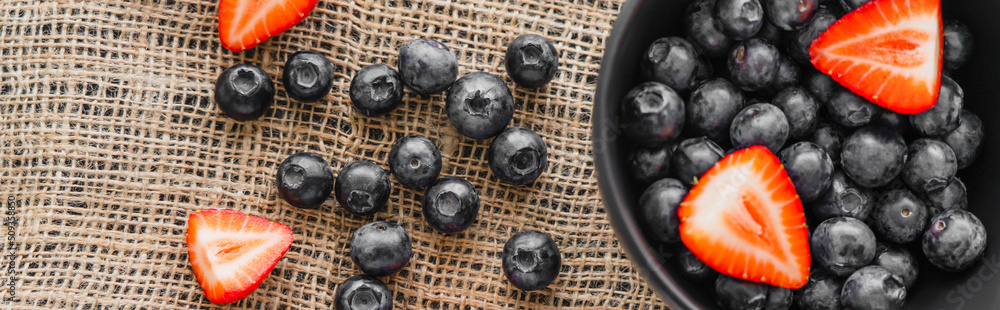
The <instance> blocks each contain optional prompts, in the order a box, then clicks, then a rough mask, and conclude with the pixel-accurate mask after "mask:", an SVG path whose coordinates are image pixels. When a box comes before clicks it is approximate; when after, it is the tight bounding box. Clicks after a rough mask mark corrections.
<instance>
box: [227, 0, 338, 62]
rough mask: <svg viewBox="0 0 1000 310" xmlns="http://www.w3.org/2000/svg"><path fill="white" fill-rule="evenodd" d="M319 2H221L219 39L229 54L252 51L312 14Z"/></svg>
mask: <svg viewBox="0 0 1000 310" xmlns="http://www.w3.org/2000/svg"><path fill="white" fill-rule="evenodd" d="M318 1H319V0H221V1H219V39H220V40H222V46H224V47H226V48H227V49H229V50H230V51H233V52H241V51H243V50H246V49H249V48H253V47H254V46H257V44H260V42H264V40H267V39H268V38H270V37H273V36H275V35H277V34H279V33H281V32H283V31H285V30H288V28H292V26H295V25H296V24H298V23H299V22H301V21H302V20H303V19H305V18H306V15H309V13H310V12H312V10H313V8H315V7H316V2H318Z"/></svg>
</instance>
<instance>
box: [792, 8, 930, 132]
mask: <svg viewBox="0 0 1000 310" xmlns="http://www.w3.org/2000/svg"><path fill="white" fill-rule="evenodd" d="M941 25H942V23H941V2H940V0H873V1H871V2H868V3H866V4H864V5H862V6H861V7H859V8H858V9H856V10H854V11H852V12H851V13H848V14H847V15H844V17H842V18H841V19H840V20H837V21H836V22H834V23H833V24H832V25H830V27H829V28H827V30H826V32H824V33H823V34H821V35H820V36H819V38H817V39H816V40H815V41H813V43H812V46H811V47H810V49H809V56H810V57H811V58H812V63H813V65H814V66H816V68H817V69H819V70H820V71H822V72H824V73H826V74H828V75H830V76H831V77H833V79H834V80H836V81H837V82H840V84H843V85H844V86H846V87H847V88H849V89H850V90H851V91H853V92H855V93H857V94H858V95H861V96H862V97H865V98H866V99H868V100H870V101H872V102H874V103H876V104H878V105H880V106H883V107H885V108H887V109H889V110H893V111H895V112H898V113H903V114H917V113H920V112H923V111H926V110H927V109H930V108H931V107H933V106H934V104H935V103H937V98H938V93H940V91H941V59H942V51H943V49H942V44H943V40H942V37H943V31H942V28H941V27H942V26H941Z"/></svg>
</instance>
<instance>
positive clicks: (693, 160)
mask: <svg viewBox="0 0 1000 310" xmlns="http://www.w3.org/2000/svg"><path fill="white" fill-rule="evenodd" d="M722 153H723V151H722V148H721V147H719V145H718V144H715V142H712V140H709V139H708V138H705V137H700V138H691V139H687V140H684V141H682V142H681V143H680V144H678V145H677V149H675V150H674V154H673V157H672V158H671V159H670V166H672V167H673V169H674V176H676V177H677V179H678V180H680V181H681V182H684V184H687V185H691V184H693V182H694V179H695V178H698V177H701V175H703V174H705V171H708V169H710V168H712V166H714V165H715V163H717V162H719V160H721V159H722V156H723V154H722Z"/></svg>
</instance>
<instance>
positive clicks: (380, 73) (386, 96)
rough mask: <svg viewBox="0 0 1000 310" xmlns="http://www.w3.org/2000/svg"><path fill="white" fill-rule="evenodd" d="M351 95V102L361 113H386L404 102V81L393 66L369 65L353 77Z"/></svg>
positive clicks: (379, 114) (377, 114) (374, 115)
mask: <svg viewBox="0 0 1000 310" xmlns="http://www.w3.org/2000/svg"><path fill="white" fill-rule="evenodd" d="M350 95H351V103H353V104H354V108H355V109H358V112H361V114H364V115H366V116H373V117H378V116H382V115H386V114H389V112H392V110H395V109H396V107H398V106H399V105H400V104H402V103H403V81H402V80H401V78H400V76H399V73H398V72H396V70H395V69H393V68H392V67H389V66H387V65H384V64H373V65H368V66H365V67H364V68H361V71H358V73H357V74H356V75H354V78H353V79H351V90H350Z"/></svg>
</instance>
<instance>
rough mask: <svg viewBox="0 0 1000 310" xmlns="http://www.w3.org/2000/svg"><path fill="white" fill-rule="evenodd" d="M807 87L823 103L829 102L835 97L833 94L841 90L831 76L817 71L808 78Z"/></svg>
mask: <svg viewBox="0 0 1000 310" xmlns="http://www.w3.org/2000/svg"><path fill="white" fill-rule="evenodd" d="M805 85H806V88H808V89H809V91H810V92H812V94H813V95H814V96H816V99H819V102H821V103H826V102H827V101H829V100H830V97H833V94H834V93H836V92H837V90H838V89H840V84H838V83H837V81H834V80H833V78H831V77H830V76H829V75H826V74H823V73H822V72H819V71H815V70H813V71H812V74H809V77H807V78H806V82H805Z"/></svg>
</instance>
